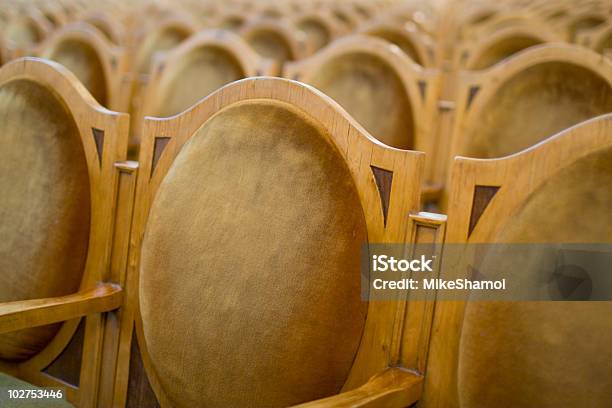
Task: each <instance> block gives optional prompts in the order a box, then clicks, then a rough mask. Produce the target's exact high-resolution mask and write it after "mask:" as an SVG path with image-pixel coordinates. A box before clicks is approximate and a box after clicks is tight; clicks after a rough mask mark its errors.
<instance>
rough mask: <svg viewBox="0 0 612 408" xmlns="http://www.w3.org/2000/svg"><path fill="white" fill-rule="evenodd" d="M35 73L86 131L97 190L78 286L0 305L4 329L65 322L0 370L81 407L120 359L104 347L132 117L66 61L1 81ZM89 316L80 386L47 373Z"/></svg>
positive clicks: (127, 215)
mask: <svg viewBox="0 0 612 408" xmlns="http://www.w3.org/2000/svg"><path fill="white" fill-rule="evenodd" d="M24 79H25V80H30V81H34V82H36V83H37V84H39V85H41V86H44V87H45V88H48V89H50V90H52V91H53V93H54V94H55V95H56V96H57V97H58V99H59V100H60V101H61V102H63V103H64V104H65V106H66V109H68V111H69V112H70V113H71V114H72V116H73V117H74V118H75V122H76V125H77V127H78V130H79V132H80V135H81V141H82V143H83V149H84V154H85V159H86V162H87V168H88V171H89V182H90V188H91V190H90V194H91V221H90V222H91V224H90V236H89V248H88V252H87V260H86V265H85V268H84V271H83V278H82V281H81V284H80V289H79V292H77V293H75V294H72V295H68V296H62V297H57V298H47V299H33V300H24V301H18V302H9V303H2V304H0V332H8V331H15V330H20V329H23V328H27V327H35V326H41V325H46V324H51V323H56V322H65V323H64V324H63V325H62V327H61V329H60V331H59V332H58V334H57V335H56V336H55V337H54V338H53V339H52V340H51V342H50V343H49V344H48V345H47V346H46V347H45V348H44V349H43V350H42V351H41V352H40V353H38V354H36V355H35V356H33V357H32V358H30V359H28V360H26V361H23V362H19V363H9V362H4V361H3V362H0V369H1V370H2V371H3V372H6V373H8V374H10V375H13V376H16V377H19V378H22V379H24V380H26V381H29V382H31V383H33V384H36V385H40V386H45V387H57V388H62V389H64V390H65V393H66V396H67V399H68V400H69V401H71V402H73V403H76V404H77V405H79V406H82V407H93V406H96V404H97V398H98V392H99V391H100V392H101V393H102V392H103V391H104V388H103V387H99V381H100V378H101V377H102V376H104V375H109V373H110V372H109V370H110V371H112V369H113V367H112V365H113V363H114V362H113V361H112V360H111V361H110V362H109V361H103V360H102V357H101V356H102V353H103V350H105V351H106V349H111V350H112V348H113V347H114V346H113V343H116V340H117V338H118V332H117V330H116V328H115V327H114V326H115V319H116V314H114V313H113V314H105V313H106V312H111V311H113V310H116V309H117V308H119V307H120V306H121V305H122V302H123V290H122V285H123V284H124V282H125V279H126V266H127V234H128V231H129V222H130V219H131V216H132V214H131V208H132V205H131V202H132V199H133V192H134V186H135V171H136V167H137V165H136V163H129V162H121V161H120V160H124V159H125V155H126V151H127V131H128V116H127V115H126V114H120V113H115V112H111V111H109V110H106V109H105V108H103V107H102V106H100V105H99V104H98V103H97V102H96V101H95V100H94V99H93V97H92V96H91V95H89V93H88V92H87V91H86V90H85V88H84V87H83V86H82V85H81V84H80V83H79V82H78V80H77V78H76V77H75V76H74V75H73V74H72V73H70V72H69V71H67V70H66V69H65V68H63V67H62V66H61V65H59V64H57V63H54V62H51V61H46V60H40V59H37V58H24V59H20V60H16V61H13V62H11V63H9V64H7V65H5V66H4V67H3V68H2V69H1V70H0V86H1V85H4V84H6V83H8V82H11V81H15V80H24ZM81 318H85V337H84V344H83V354H82V362H81V370H80V385H79V387H75V386H73V385H70V384H68V383H66V382H63V381H61V380H58V379H56V378H54V377H51V376H50V375H48V374H46V373H44V372H43V371H42V370H44V369H45V368H46V367H47V366H48V365H49V364H51V363H52V362H53V361H54V360H55V359H56V358H57V357H58V356H59V355H60V354H61V353H62V351H63V350H64V348H65V347H66V346H67V345H68V343H69V342H70V340H71V338H72V337H73V335H74V333H75V331H76V329H77V326H78V324H79V322H80V320H81Z"/></svg>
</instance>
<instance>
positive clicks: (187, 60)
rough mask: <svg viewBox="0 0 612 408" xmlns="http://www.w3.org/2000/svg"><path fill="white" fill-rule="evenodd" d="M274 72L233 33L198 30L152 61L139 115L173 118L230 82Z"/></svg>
mask: <svg viewBox="0 0 612 408" xmlns="http://www.w3.org/2000/svg"><path fill="white" fill-rule="evenodd" d="M276 71H277V68H276V64H275V63H274V62H273V61H270V60H265V59H262V58H261V57H260V56H259V55H258V54H257V53H256V52H255V51H253V49H252V48H251V47H250V46H249V45H248V44H247V43H246V42H244V40H242V38H240V37H239V36H237V35H236V34H233V33H232V32H229V31H225V30H207V31H202V32H200V33H198V34H196V35H194V36H192V37H191V38H189V39H188V40H187V41H185V42H184V43H183V44H181V45H180V46H178V47H177V48H176V49H174V50H173V51H171V52H168V53H166V54H164V55H163V57H162V58H161V59H160V60H158V61H156V63H155V65H154V67H153V69H152V77H151V79H150V81H149V85H148V87H147V91H146V97H145V100H144V107H143V112H144V115H146V116H156V117H168V116H173V115H176V114H177V113H180V112H182V111H184V110H185V109H187V108H189V107H190V106H191V105H193V104H194V103H196V102H197V101H199V100H200V99H202V98H204V97H205V96H207V95H208V94H210V93H212V92H213V91H216V90H217V89H219V88H221V87H222V86H224V85H226V84H228V83H230V82H233V81H237V80H239V79H242V78H246V77H251V76H265V75H274V74H275V73H276ZM144 115H143V116H144Z"/></svg>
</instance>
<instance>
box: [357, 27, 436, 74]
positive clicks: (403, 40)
mask: <svg viewBox="0 0 612 408" xmlns="http://www.w3.org/2000/svg"><path fill="white" fill-rule="evenodd" d="M357 32H358V33H359V34H363V35H370V36H373V37H377V38H381V39H383V40H386V41H388V42H390V43H392V44H395V45H397V46H398V47H399V48H400V49H401V50H402V51H403V52H404V53H405V54H406V55H408V56H409V57H410V58H411V59H412V60H413V61H414V62H416V63H417V64H419V65H421V66H423V67H427V68H433V67H435V66H436V55H435V46H434V44H433V41H432V39H431V38H429V37H427V36H426V35H424V34H423V33H420V32H418V30H417V28H416V25H414V24H410V23H403V24H398V23H395V24H394V23H392V22H391V21H388V20H378V21H372V22H370V23H365V24H364V25H362V26H361V27H360V28H359V29H358V30H357Z"/></svg>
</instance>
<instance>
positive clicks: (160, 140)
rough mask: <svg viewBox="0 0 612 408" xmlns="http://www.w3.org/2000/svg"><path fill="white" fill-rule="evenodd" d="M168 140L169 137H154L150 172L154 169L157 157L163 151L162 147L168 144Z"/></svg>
mask: <svg viewBox="0 0 612 408" xmlns="http://www.w3.org/2000/svg"><path fill="white" fill-rule="evenodd" d="M169 141H170V138H169V137H156V138H155V145H154V146H153V162H152V163H151V174H153V171H154V170H155V167H156V166H157V162H158V161H159V158H160V157H161V155H162V153H163V152H164V149H165V148H166V146H167V145H168V142H169Z"/></svg>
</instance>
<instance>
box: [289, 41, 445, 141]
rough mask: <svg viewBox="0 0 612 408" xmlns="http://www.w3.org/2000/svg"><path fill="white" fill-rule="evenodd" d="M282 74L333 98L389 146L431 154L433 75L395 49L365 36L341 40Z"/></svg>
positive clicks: (435, 88)
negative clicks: (430, 126) (430, 128)
mask: <svg viewBox="0 0 612 408" xmlns="http://www.w3.org/2000/svg"><path fill="white" fill-rule="evenodd" d="M284 76H285V77H287V78H291V79H295V80H299V81H302V82H305V83H308V84H311V85H313V86H314V87H316V88H317V89H319V90H321V91H322V92H324V93H325V94H327V95H328V96H330V97H332V98H333V99H335V100H336V101H337V102H338V103H339V104H340V105H341V106H342V107H343V108H344V109H346V110H347V112H348V113H349V114H351V115H352V116H353V117H354V118H355V119H356V120H357V122H359V123H360V124H361V125H362V126H364V127H365V129H366V130H368V131H369V132H370V133H371V134H372V135H373V136H374V137H376V138H377V139H378V140H380V141H381V142H383V143H385V144H387V145H388V146H393V147H396V148H400V149H416V150H420V151H425V152H431V149H432V148H433V141H432V139H431V134H430V133H429V128H428V124H429V123H430V120H431V116H429V115H431V114H433V111H434V104H435V99H436V97H437V92H438V89H437V87H438V85H437V77H436V73H435V72H431V71H427V70H424V69H423V68H422V67H420V66H419V65H417V64H415V63H414V62H413V61H412V60H411V59H410V58H408V57H407V56H406V55H405V54H404V53H403V52H401V51H400V50H399V48H398V47H396V46H395V45H393V44H390V43H388V42H386V41H383V40H380V39H378V38H373V37H368V36H359V35H355V36H350V37H344V38H341V39H339V40H337V41H335V42H334V43H333V44H331V45H330V46H328V47H326V48H325V49H323V50H321V51H320V52H318V53H317V54H316V55H314V56H312V57H310V58H308V59H306V60H304V61H300V62H297V63H294V64H289V65H288V66H287V67H286V68H285V74H284Z"/></svg>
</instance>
